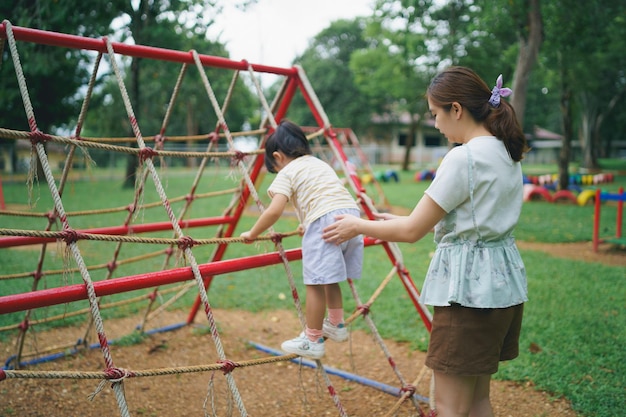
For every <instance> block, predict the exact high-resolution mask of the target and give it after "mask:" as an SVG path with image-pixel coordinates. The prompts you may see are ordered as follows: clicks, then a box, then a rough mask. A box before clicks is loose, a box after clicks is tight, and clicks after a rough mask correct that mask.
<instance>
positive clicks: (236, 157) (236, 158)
mask: <svg viewBox="0 0 626 417" xmlns="http://www.w3.org/2000/svg"><path fill="white" fill-rule="evenodd" d="M234 152H235V155H234V156H233V165H235V164H237V163H239V162H241V161H243V160H244V158H245V157H246V154H245V153H244V152H241V151H238V150H235V151H234Z"/></svg>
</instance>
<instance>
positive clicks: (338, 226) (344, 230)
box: [322, 214, 361, 245]
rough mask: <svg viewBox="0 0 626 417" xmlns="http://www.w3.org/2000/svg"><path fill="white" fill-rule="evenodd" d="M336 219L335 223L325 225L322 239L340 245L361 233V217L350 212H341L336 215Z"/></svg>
mask: <svg viewBox="0 0 626 417" xmlns="http://www.w3.org/2000/svg"><path fill="white" fill-rule="evenodd" d="M335 220H336V221H335V223H333V224H331V225H330V226H327V227H325V228H324V232H323V233H322V239H324V240H325V241H326V242H327V243H334V244H336V245H340V244H341V243H343V242H347V241H348V240H350V239H352V238H353V237H355V236H358V235H359V234H360V233H359V230H358V224H359V222H360V221H361V219H360V218H358V217H356V216H352V215H349V214H340V215H338V216H336V217H335Z"/></svg>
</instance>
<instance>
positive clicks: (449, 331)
mask: <svg viewBox="0 0 626 417" xmlns="http://www.w3.org/2000/svg"><path fill="white" fill-rule="evenodd" d="M510 93H511V91H510V90H509V89H506V88H502V80H501V78H500V77H498V80H497V81H496V86H495V87H493V89H491V90H490V89H489V87H488V86H487V84H485V82H484V81H483V80H481V79H480V78H479V77H478V75H476V73H474V72H473V71H472V70H470V69H468V68H463V67H451V68H448V69H446V70H444V71H443V72H442V73H440V74H438V75H437V76H436V77H435V78H434V79H433V80H432V82H431V84H430V86H429V88H428V91H427V94H426V96H427V99H428V106H429V109H430V111H431V113H432V115H433V116H434V118H435V127H436V128H437V129H439V131H440V132H441V133H443V134H444V135H445V136H446V137H447V138H448V140H449V141H450V142H452V143H458V144H461V145H462V146H457V147H454V148H452V149H450V151H449V152H448V153H447V154H446V156H445V157H444V159H443V161H442V162H441V165H440V166H439V168H438V169H437V174H436V176H435V178H434V180H433V182H432V183H431V185H430V186H429V187H428V189H427V190H426V191H425V194H424V196H423V197H422V198H421V199H420V200H419V202H418V203H417V205H416V206H415V208H414V209H413V211H412V212H411V214H410V215H409V216H392V215H381V216H379V217H380V218H381V219H383V220H385V221H368V220H365V219H361V218H359V217H356V216H346V215H342V216H337V222H336V223H335V224H333V225H331V226H329V227H327V228H326V229H325V230H324V234H323V238H324V239H325V240H326V241H327V242H334V243H336V244H341V243H342V242H344V241H346V240H347V239H350V238H351V237H353V236H356V235H357V234H365V235H368V236H372V237H374V238H378V239H381V240H386V241H398V242H415V241H417V240H419V239H421V238H422V237H424V236H425V235H426V234H427V233H429V232H430V231H431V229H432V228H433V227H435V242H436V243H437V250H436V251H435V255H434V256H433V259H432V260H431V263H430V267H429V269H428V272H427V275H426V280H425V281H424V286H423V288H422V294H421V300H422V301H423V302H424V303H425V304H427V305H432V306H434V314H433V322H432V331H431V335H430V342H429V346H428V353H427V357H426V365H427V366H428V367H430V368H431V369H432V370H433V372H434V380H435V405H436V412H437V415H438V416H439V417H451V416H453V417H461V416H472V417H474V416H480V417H492V416H493V410H492V408H491V403H490V400H489V386H490V381H491V375H492V374H494V373H495V372H496V371H497V370H498V363H499V361H503V360H509V359H513V358H516V357H517V356H518V349H519V346H518V345H519V334H520V329H521V323H522V312H523V306H524V303H525V302H526V301H527V300H528V297H527V285H526V271H525V268H524V263H523V262H522V259H521V257H520V254H519V252H518V250H517V247H516V245H515V241H514V239H513V237H512V233H513V229H514V227H515V225H516V224H517V221H518V219H519V215H520V212H521V207H522V187H523V181H522V169H521V165H520V161H521V159H522V158H523V154H524V153H525V152H526V151H527V145H526V140H525V137H524V134H523V132H522V129H521V127H520V125H519V123H518V121H517V118H516V116H515V112H514V110H513V108H512V107H511V105H510V104H509V103H507V102H506V101H504V100H501V97H503V96H507V95H509V94H510Z"/></svg>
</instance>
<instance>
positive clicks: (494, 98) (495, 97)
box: [489, 74, 513, 107]
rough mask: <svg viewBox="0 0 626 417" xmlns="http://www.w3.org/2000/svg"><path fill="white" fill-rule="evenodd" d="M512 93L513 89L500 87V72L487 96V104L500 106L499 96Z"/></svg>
mask: <svg viewBox="0 0 626 417" xmlns="http://www.w3.org/2000/svg"><path fill="white" fill-rule="evenodd" d="M511 94H513V90H511V89H510V88H506V87H505V88H502V74H500V75H499V76H498V79H497V80H496V85H495V86H494V87H493V89H492V90H491V97H489V104H491V105H492V106H493V107H498V106H500V97H508V96H510V95H511Z"/></svg>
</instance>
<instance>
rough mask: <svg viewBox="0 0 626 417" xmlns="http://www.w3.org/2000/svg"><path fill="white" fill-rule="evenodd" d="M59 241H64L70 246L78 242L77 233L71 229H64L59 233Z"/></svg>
mask: <svg viewBox="0 0 626 417" xmlns="http://www.w3.org/2000/svg"><path fill="white" fill-rule="evenodd" d="M61 239H63V240H64V241H65V244H67V245H70V244H72V243H74V242H76V241H77V240H78V232H77V231H76V230H73V229H66V230H64V231H62V232H61Z"/></svg>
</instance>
